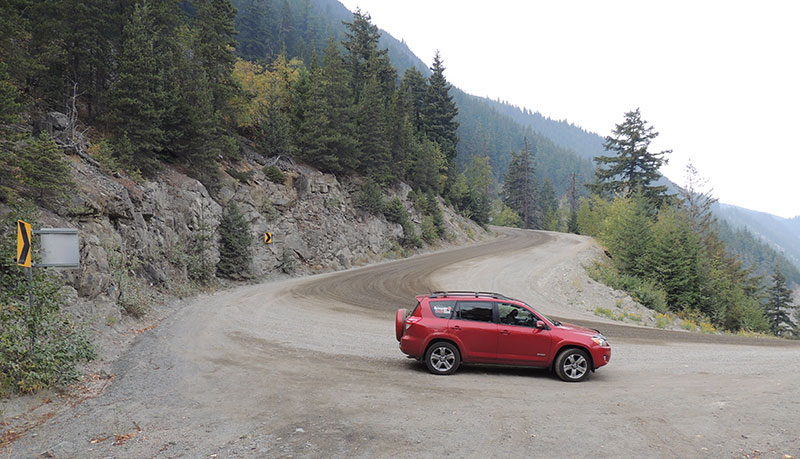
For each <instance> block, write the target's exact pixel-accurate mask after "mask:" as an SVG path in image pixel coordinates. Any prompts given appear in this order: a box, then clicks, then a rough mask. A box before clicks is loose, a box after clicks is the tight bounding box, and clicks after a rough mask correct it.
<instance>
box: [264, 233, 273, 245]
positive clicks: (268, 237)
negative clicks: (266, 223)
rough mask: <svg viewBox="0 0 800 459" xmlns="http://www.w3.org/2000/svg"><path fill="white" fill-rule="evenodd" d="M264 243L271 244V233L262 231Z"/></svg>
mask: <svg viewBox="0 0 800 459" xmlns="http://www.w3.org/2000/svg"><path fill="white" fill-rule="evenodd" d="M264 244H272V233H264Z"/></svg>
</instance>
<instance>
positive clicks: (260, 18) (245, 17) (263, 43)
mask: <svg viewBox="0 0 800 459" xmlns="http://www.w3.org/2000/svg"><path fill="white" fill-rule="evenodd" d="M269 10H270V1H269V0H244V1H242V2H241V3H240V6H239V8H238V13H237V15H236V31H237V32H238V35H237V37H236V38H237V41H238V46H237V47H236V54H238V55H239V57H241V58H242V59H245V60H248V61H264V60H266V58H267V57H268V55H269V46H270V43H272V41H273V38H272V37H271V33H272V32H271V31H270V30H269V28H268V24H267V19H268V15H269Z"/></svg>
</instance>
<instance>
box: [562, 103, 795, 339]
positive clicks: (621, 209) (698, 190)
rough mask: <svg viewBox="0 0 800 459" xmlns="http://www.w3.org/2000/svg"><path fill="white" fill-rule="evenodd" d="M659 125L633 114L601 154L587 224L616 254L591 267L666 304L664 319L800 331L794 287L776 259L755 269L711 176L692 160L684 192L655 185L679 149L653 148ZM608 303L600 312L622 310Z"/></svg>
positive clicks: (657, 304) (585, 211)
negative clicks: (747, 262)
mask: <svg viewBox="0 0 800 459" xmlns="http://www.w3.org/2000/svg"><path fill="white" fill-rule="evenodd" d="M657 135H658V134H657V133H656V132H655V131H654V130H653V128H652V127H650V126H648V125H647V123H646V122H645V121H644V120H642V119H641V115H640V113H639V111H638V110H636V111H632V112H628V113H626V114H625V120H624V122H623V123H621V124H618V125H617V126H616V128H615V129H614V131H613V135H612V136H609V137H607V138H606V144H605V146H606V149H607V150H608V151H609V152H611V153H614V154H612V155H609V156H601V157H598V158H596V161H597V163H598V169H597V177H596V181H595V183H593V184H591V185H590V188H591V189H592V190H593V192H594V195H593V196H592V197H591V198H588V199H582V200H581V204H580V208H579V210H578V213H577V220H578V228H579V229H580V232H581V233H583V234H587V235H590V236H594V237H595V238H597V239H598V240H599V241H600V242H601V243H602V244H603V245H604V246H605V248H606V249H607V254H608V259H607V260H606V261H604V262H600V263H597V264H595V265H594V266H590V267H589V268H588V272H589V274H590V276H591V277H593V278H594V279H596V280H598V281H601V282H603V283H605V284H607V285H609V286H611V287H613V288H616V289H620V290H624V291H626V292H628V293H630V294H631V296H632V297H633V299H634V300H636V301H638V302H639V303H641V304H643V305H644V306H646V307H648V308H650V309H653V310H655V311H657V312H658V313H659V315H658V316H657V317H656V326H657V327H660V328H663V327H666V326H667V325H668V324H670V323H672V322H673V320H675V318H679V319H680V321H679V322H678V324H679V326H680V327H681V328H683V329H686V330H690V331H695V330H698V329H700V330H702V331H704V332H711V331H712V330H714V329H722V330H729V331H733V332H738V331H742V330H744V331H750V332H759V333H763V332H771V333H774V334H777V335H781V336H789V335H792V334H797V333H798V329H797V325H796V324H795V323H794V322H793V318H792V310H791V300H792V298H791V292H790V291H789V290H788V288H786V285H785V278H784V276H783V274H782V273H781V272H780V270H778V269H776V270H775V274H774V276H773V279H772V282H771V283H769V282H764V279H763V278H761V277H758V276H754V275H753V273H752V270H751V269H750V268H748V267H745V266H743V264H742V262H741V261H740V260H739V259H738V258H737V257H736V256H734V255H732V254H731V253H730V252H729V251H728V250H727V249H726V246H725V244H724V243H723V242H722V241H721V240H720V237H719V232H718V225H717V222H716V219H715V218H714V216H713V215H712V210H711V206H712V205H713V204H714V203H715V202H716V199H714V198H713V196H711V194H710V193H709V192H706V191H704V190H703V187H704V185H705V182H704V180H702V179H701V178H700V177H699V174H698V173H697V171H696V170H695V168H694V167H693V166H692V165H691V164H690V165H689V166H688V167H687V171H686V184H685V186H684V187H683V188H681V189H680V190H679V193H678V194H677V195H668V194H667V187H666V186H662V185H655V184H654V183H655V182H656V180H657V179H658V178H659V175H658V167H660V166H661V165H662V164H663V163H664V162H665V161H666V158H665V157H666V155H667V154H668V153H669V151H664V152H659V153H652V152H650V151H648V146H649V144H650V141H651V140H652V139H654V138H655V137H656V136H657ZM601 309H602V308H598V310H596V311H595V313H596V314H598V315H602V316H608V317H609V318H615V317H613V314H612V313H611V311H608V310H601Z"/></svg>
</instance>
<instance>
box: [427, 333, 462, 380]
mask: <svg viewBox="0 0 800 459" xmlns="http://www.w3.org/2000/svg"><path fill="white" fill-rule="evenodd" d="M425 365H426V366H427V367H428V371H430V372H431V373H433V374H435V375H450V374H453V373H455V371H456V370H457V369H458V366H459V365H461V353H460V352H458V348H457V347H456V346H455V345H454V344H452V343H448V342H447V341H438V342H436V343H433V344H431V345H430V346H429V347H428V350H427V352H425Z"/></svg>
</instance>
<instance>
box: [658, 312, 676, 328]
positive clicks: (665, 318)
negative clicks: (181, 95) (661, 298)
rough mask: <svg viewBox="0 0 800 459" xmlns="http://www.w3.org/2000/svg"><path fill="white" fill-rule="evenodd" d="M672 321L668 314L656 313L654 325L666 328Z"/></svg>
mask: <svg viewBox="0 0 800 459" xmlns="http://www.w3.org/2000/svg"><path fill="white" fill-rule="evenodd" d="M671 323H672V317H670V315H669V314H658V315H656V327H658V328H667V327H668V326H669V325H670V324H671Z"/></svg>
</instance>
